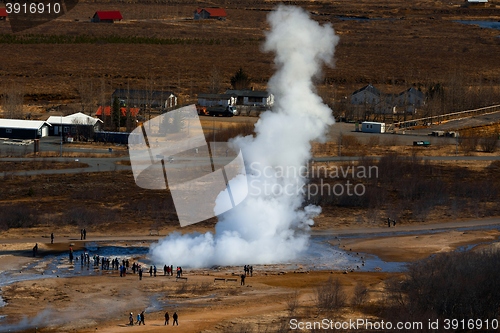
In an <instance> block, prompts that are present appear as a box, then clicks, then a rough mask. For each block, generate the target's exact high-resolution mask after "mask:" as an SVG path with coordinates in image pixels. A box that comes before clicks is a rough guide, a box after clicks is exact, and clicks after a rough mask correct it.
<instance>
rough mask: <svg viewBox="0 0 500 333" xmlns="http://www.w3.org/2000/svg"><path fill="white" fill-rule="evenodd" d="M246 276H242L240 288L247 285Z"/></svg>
mask: <svg viewBox="0 0 500 333" xmlns="http://www.w3.org/2000/svg"><path fill="white" fill-rule="evenodd" d="M245 276H246V275H245V274H241V282H240V286H244V285H245Z"/></svg>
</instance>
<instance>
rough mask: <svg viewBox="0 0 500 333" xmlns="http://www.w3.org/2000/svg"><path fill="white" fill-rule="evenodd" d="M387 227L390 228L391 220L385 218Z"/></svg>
mask: <svg viewBox="0 0 500 333" xmlns="http://www.w3.org/2000/svg"><path fill="white" fill-rule="evenodd" d="M387 226H388V227H389V228H390V227H391V219H390V218H387Z"/></svg>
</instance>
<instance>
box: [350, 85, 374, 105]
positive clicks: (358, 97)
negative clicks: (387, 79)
mask: <svg viewBox="0 0 500 333" xmlns="http://www.w3.org/2000/svg"><path fill="white" fill-rule="evenodd" d="M380 99H381V94H380V91H379V90H378V89H377V88H375V87H374V86H372V85H371V84H369V85H367V86H364V87H363V88H361V89H358V90H356V91H355V92H353V93H352V94H351V104H353V105H373V106H375V105H377V104H379V103H380Z"/></svg>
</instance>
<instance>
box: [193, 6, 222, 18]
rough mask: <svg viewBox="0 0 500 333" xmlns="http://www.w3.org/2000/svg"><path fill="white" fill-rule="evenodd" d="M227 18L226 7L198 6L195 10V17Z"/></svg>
mask: <svg viewBox="0 0 500 333" xmlns="http://www.w3.org/2000/svg"><path fill="white" fill-rule="evenodd" d="M226 18H227V13H226V10H225V9H224V8H218V7H214V8H198V9H196V10H195V11H194V19H195V20H199V19H217V20H225V19H226Z"/></svg>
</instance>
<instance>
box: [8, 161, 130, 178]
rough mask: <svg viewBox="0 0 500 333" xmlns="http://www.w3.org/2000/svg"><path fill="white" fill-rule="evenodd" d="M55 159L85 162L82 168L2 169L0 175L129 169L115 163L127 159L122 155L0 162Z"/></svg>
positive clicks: (55, 173)
mask: <svg viewBox="0 0 500 333" xmlns="http://www.w3.org/2000/svg"><path fill="white" fill-rule="evenodd" d="M36 160H38V161H40V160H44V161H55V162H74V161H76V160H78V161H79V162H81V163H84V164H87V165H88V167H84V168H70V169H48V170H25V171H23V170H21V171H4V172H0V177H3V176H14V175H15V176H33V175H58V174H59V175H60V174H67V173H86V172H106V171H122V170H131V168H130V166H128V165H121V164H117V162H119V161H128V158H124V157H109V158H101V157H99V158H91V157H86V158H78V159H75V158H65V157H44V158H15V157H8V158H0V162H32V161H36Z"/></svg>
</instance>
